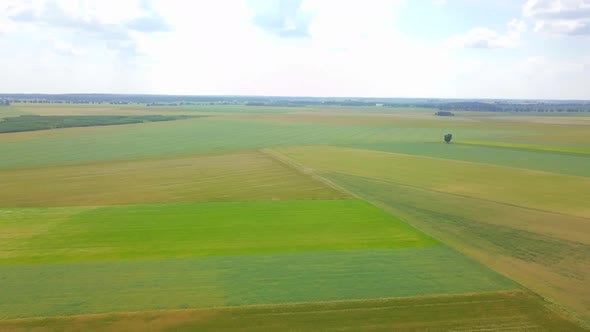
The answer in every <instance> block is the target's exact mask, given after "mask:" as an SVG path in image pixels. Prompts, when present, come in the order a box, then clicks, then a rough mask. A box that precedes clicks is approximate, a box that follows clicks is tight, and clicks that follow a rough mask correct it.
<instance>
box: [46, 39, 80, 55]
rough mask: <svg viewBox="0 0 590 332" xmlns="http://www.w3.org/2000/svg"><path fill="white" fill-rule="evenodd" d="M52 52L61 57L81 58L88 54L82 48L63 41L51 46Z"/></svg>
mask: <svg viewBox="0 0 590 332" xmlns="http://www.w3.org/2000/svg"><path fill="white" fill-rule="evenodd" d="M53 50H54V51H55V52H57V53H59V54H62V55H73V56H83V55H86V54H88V51H87V50H85V49H82V48H78V47H75V46H73V45H72V44H70V43H68V42H64V41H57V42H55V43H54V45H53Z"/></svg>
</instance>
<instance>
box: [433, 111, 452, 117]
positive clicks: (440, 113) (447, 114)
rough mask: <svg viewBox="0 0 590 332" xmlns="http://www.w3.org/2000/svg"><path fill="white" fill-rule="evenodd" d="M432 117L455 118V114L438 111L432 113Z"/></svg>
mask: <svg viewBox="0 0 590 332" xmlns="http://www.w3.org/2000/svg"><path fill="white" fill-rule="evenodd" d="M434 115H438V116H455V113H453V112H449V111H438V112H436V113H434Z"/></svg>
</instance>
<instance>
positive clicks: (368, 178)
mask: <svg viewBox="0 0 590 332" xmlns="http://www.w3.org/2000/svg"><path fill="white" fill-rule="evenodd" d="M326 173H333V174H340V175H344V176H354V177H357V178H361V179H365V180H370V181H375V182H380V183H384V184H393V185H396V186H399V187H406V188H411V189H416V190H422V191H430V192H434V193H438V194H446V195H451V196H456V197H462V198H469V199H473V200H477V201H482V202H490V203H495V204H499V205H506V206H511V207H516V208H521V209H526V210H531V211H537V212H543V213H550V214H556V215H559V216H564V217H572V218H580V219H584V220H587V221H588V222H590V218H587V217H583V216H578V215H573V214H566V213H562V212H557V211H550V210H543V209H538V208H533V207H527V206H522V205H517V204H511V203H506V202H499V201H494V200H492V199H486V198H481V197H473V196H468V195H461V194H456V193H450V192H447V191H441V190H434V189H426V188H422V187H416V186H411V185H408V184H402V183H399V182H395V181H390V180H384V179H378V178H372V177H368V176H361V175H353V174H347V173H342V172H326Z"/></svg>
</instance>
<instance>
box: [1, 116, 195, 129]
mask: <svg viewBox="0 0 590 332" xmlns="http://www.w3.org/2000/svg"><path fill="white" fill-rule="evenodd" d="M191 117H202V116H186V115H175V116H170V115H65V116H59V115H52V116H42V115H21V116H15V117H8V118H4V119H2V121H0V133H13V132H21V131H34V130H45V129H56V128H70V127H93V126H112V125H122V124H131V123H141V122H156V121H172V120H179V119H186V118H191Z"/></svg>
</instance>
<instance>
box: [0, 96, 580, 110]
mask: <svg viewBox="0 0 590 332" xmlns="http://www.w3.org/2000/svg"><path fill="white" fill-rule="evenodd" d="M11 103H13V104H15V103H56V104H145V105H147V106H155V107H158V106H185V105H216V104H226V105H246V106H256V107H265V106H271V107H305V106H362V107H385V108H388V107H389V108H413V107H419V108H432V109H435V110H439V111H472V112H590V101H583V100H569V101H561V100H560V101H556V100H500V99H497V100H493V99H478V100H474V99H471V100H469V99H432V98H429V99H428V98H336V97H325V98H324V97H269V96H188V95H129V94H0V105H9V104H11Z"/></svg>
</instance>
